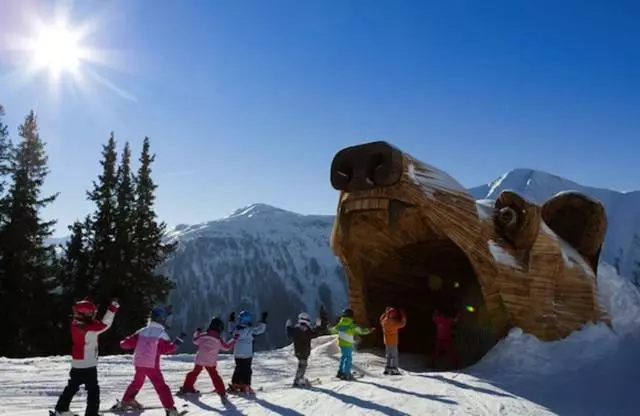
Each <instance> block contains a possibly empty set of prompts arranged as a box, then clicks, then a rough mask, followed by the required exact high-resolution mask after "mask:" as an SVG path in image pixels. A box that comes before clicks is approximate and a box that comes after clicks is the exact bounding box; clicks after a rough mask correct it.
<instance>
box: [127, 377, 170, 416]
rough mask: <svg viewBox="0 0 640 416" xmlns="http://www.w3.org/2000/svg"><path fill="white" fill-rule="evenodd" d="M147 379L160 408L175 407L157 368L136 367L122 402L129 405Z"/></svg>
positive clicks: (167, 387)
mask: <svg viewBox="0 0 640 416" xmlns="http://www.w3.org/2000/svg"><path fill="white" fill-rule="evenodd" d="M147 377H148V378H149V381H150V382H151V384H152V385H153V388H154V389H155V390H156V393H157V394H158V397H159V398H160V403H162V407H164V408H165V409H170V408H173V407H175V403H174V401H173V396H172V395H171V390H170V389H169V386H167V383H166V382H165V381H164V376H163V375H162V372H161V371H160V369H159V368H145V367H136V373H135V374H134V376H133V380H132V381H131V384H129V387H127V390H125V392H124V395H123V396H122V402H123V403H129V402H130V401H132V400H133V399H135V398H136V396H137V395H138V392H139V391H140V389H141V388H142V385H143V384H144V381H145V379H146V378H147Z"/></svg>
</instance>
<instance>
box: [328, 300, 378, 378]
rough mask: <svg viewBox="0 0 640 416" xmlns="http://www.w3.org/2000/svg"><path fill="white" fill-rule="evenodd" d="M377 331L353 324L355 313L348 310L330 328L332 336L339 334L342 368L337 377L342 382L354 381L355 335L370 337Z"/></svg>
mask: <svg viewBox="0 0 640 416" xmlns="http://www.w3.org/2000/svg"><path fill="white" fill-rule="evenodd" d="M373 331H375V328H370V329H363V328H361V327H359V326H358V325H356V324H355V323H353V311H352V310H351V309H346V310H345V311H344V312H342V316H341V317H340V321H339V322H338V324H337V325H336V326H334V327H331V328H329V332H331V333H332V334H338V346H339V347H340V352H341V354H342V355H341V357H340V367H339V369H338V374H337V376H336V377H338V378H340V379H342V380H354V379H355V378H354V377H353V374H351V363H352V359H353V342H354V336H355V335H368V334H370V333H372V332H373Z"/></svg>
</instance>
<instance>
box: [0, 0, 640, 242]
mask: <svg viewBox="0 0 640 416" xmlns="http://www.w3.org/2000/svg"><path fill="white" fill-rule="evenodd" d="M15 3H20V6H18V5H17V4H15V5H13V6H12V5H11V2H9V3H6V2H2V4H1V5H0V16H4V17H1V18H0V27H2V29H0V38H2V35H3V33H2V32H8V31H11V32H20V31H24V30H27V27H26V26H24V25H23V23H22V20H21V16H22V15H21V13H22V10H23V9H29V10H31V11H36V12H38V13H39V14H40V15H41V16H42V17H43V18H45V19H46V18H47V17H50V16H51V11H50V7H51V4H52V2H51V1H35V0H29V1H25V2H24V3H22V2H15ZM18 7H20V9H18ZM2 9H4V11H3V10H2ZM72 10H73V12H72V13H71V16H70V19H71V20H72V21H73V22H78V23H79V22H83V21H86V20H87V19H94V20H95V21H96V22H98V23H99V26H98V28H97V31H96V32H95V33H94V34H93V35H92V36H91V37H90V38H88V39H87V40H86V44H88V45H94V46H96V47H99V48H103V49H104V48H108V49H109V50H111V51H112V52H110V53H112V54H111V55H109V57H108V61H109V66H103V65H95V66H91V70H92V71H94V72H95V73H98V74H99V75H100V77H102V78H103V79H107V80H108V81H109V83H110V84H111V85H113V86H115V87H114V88H108V87H106V86H105V85H104V84H101V83H98V82H95V81H91V82H88V83H86V84H85V85H84V87H83V88H79V87H77V86H74V85H75V84H74V83H73V81H72V80H71V79H68V78H65V79H63V82H62V83H61V85H60V86H59V89H58V91H57V92H52V90H51V88H50V87H49V85H48V80H47V78H46V76H44V75H37V76H35V77H32V78H31V79H30V80H29V82H28V83H26V84H17V83H16V82H15V79H14V78H13V77H15V72H16V67H15V65H12V62H11V61H10V60H6V59H5V60H0V102H1V103H2V104H3V105H4V106H5V108H6V110H7V113H8V117H7V118H6V121H7V122H8V123H9V124H10V125H11V126H12V127H14V126H15V125H16V124H18V123H19V122H20V121H21V119H22V117H23V116H24V114H25V113H26V112H27V111H28V110H29V109H30V108H35V109H36V110H37V111H38V114H39V117H40V122H41V135H42V137H43V138H44V139H45V140H46V141H47V143H48V151H49V158H50V166H51V170H52V172H51V175H50V177H49V181H48V183H47V190H49V191H59V192H61V195H60V197H59V199H58V201H57V202H56V203H55V204H54V206H52V207H51V208H50V209H48V210H47V211H46V215H47V216H49V217H54V218H58V219H59V221H60V224H59V228H58V234H65V233H66V225H67V224H69V223H70V222H72V221H73V220H74V219H75V218H78V217H82V216H84V215H85V214H86V213H87V212H89V210H91V209H92V207H91V206H90V205H89V204H88V203H87V202H85V191H86V189H88V188H89V186H90V185H91V181H92V180H93V179H94V178H95V175H96V174H97V173H98V170H99V165H98V158H99V152H100V145H101V144H102V143H104V142H105V141H106V139H107V138H108V135H109V132H110V131H112V130H113V131H115V134H116V139H118V141H119V144H123V143H124V142H125V141H130V142H131V144H132V145H133V147H134V149H135V152H136V153H137V152H138V151H139V148H140V145H141V142H142V139H143V138H144V136H145V135H148V136H150V137H151V140H152V147H153V150H154V151H155V152H156V153H157V162H156V164H155V167H154V172H155V179H156V181H157V183H158V184H159V189H158V194H157V196H158V200H157V208H158V213H159V215H160V216H161V218H162V219H164V220H165V221H167V222H168V223H169V224H170V225H175V224H177V223H195V222H200V221H206V220H210V219H215V218H218V217H221V216H224V215H228V214H229V213H231V212H232V211H233V210H235V209H236V208H238V207H241V206H245V205H248V204H251V203H254V202H264V203H268V204H272V205H276V206H279V207H282V208H286V209H290V210H293V211H297V212H301V213H333V212H334V211H335V206H336V200H337V194H336V192H335V191H334V190H333V189H332V188H331V186H330V184H329V166H330V163H331V159H332V157H333V155H334V154H335V152H336V151H338V150H339V149H340V148H342V147H344V146H349V145H353V144H356V143H360V142H365V141H371V140H387V141H389V142H391V143H393V144H395V145H397V146H399V147H400V148H402V149H403V150H405V151H408V152H409V153H411V154H413V155H414V156H417V157H418V158H420V159H422V160H424V161H426V162H429V163H432V164H434V165H436V166H438V167H439V168H441V169H444V170H446V171H447V172H449V173H450V174H451V175H453V176H454V177H455V178H457V179H458V180H459V181H460V182H461V183H462V184H463V185H465V186H475V185H479V184H483V183H486V182H488V181H491V180H493V179H495V178H496V177H497V176H499V175H501V174H502V173H504V172H505V171H507V170H510V169H513V168H516V167H531V168H536V169H541V170H546V171H549V172H552V173H555V174H558V175H561V176H565V177H568V178H570V179H573V180H575V181H577V182H580V183H583V184H585V185H591V186H598V187H607V188H613V189H618V190H631V189H640V174H638V172H639V168H638V166H639V161H640V78H639V77H638V74H639V73H640V48H638V47H637V42H638V39H640V25H639V24H638V23H637V22H638V21H639V19H640V7H639V6H638V5H635V4H634V3H633V2H615V1H606V2H605V1H589V2H588V1H580V2H578V1H562V2H557V1H550V0H541V1H512V0H504V1H494V0H487V1H482V2H479V1H474V0H468V1H447V2H435V1H433V2H431V1H424V0H418V1H410V0H403V1H397V0H357V1H347V0H342V1H338V0H322V1H295V0H287V1H284V0H269V1H258V0H253V1H249V0H244V1H231V0H229V1H216V0H189V1H158V0H136V1H125V0H111V1H108V2H84V1H76V2H75V3H74V4H73V7H72ZM0 55H1V54H0ZM14 131H15V129H14Z"/></svg>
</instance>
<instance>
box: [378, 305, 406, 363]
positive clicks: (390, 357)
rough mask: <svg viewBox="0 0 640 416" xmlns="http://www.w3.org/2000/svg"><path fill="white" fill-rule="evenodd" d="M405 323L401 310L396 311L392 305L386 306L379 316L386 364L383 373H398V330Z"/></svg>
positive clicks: (404, 316) (403, 313) (404, 315)
mask: <svg viewBox="0 0 640 416" xmlns="http://www.w3.org/2000/svg"><path fill="white" fill-rule="evenodd" d="M406 324H407V316H406V314H405V312H404V311H403V310H401V311H400V313H398V311H397V310H396V309H394V308H392V307H387V308H386V309H385V311H384V313H383V314H382V315H381V316H380V326H382V333H383V339H384V348H385V355H386V357H387V366H386V367H385V369H384V374H385V375H400V374H401V373H400V370H398V331H399V330H400V329H401V328H404V327H405V325H406Z"/></svg>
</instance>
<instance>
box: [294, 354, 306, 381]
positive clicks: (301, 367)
mask: <svg viewBox="0 0 640 416" xmlns="http://www.w3.org/2000/svg"><path fill="white" fill-rule="evenodd" d="M307 364H308V361H307V359H306V358H300V357H298V370H297V371H296V379H295V381H298V380H302V379H304V374H305V373H306V372H307Z"/></svg>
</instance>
